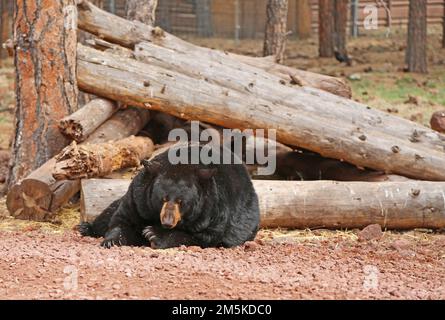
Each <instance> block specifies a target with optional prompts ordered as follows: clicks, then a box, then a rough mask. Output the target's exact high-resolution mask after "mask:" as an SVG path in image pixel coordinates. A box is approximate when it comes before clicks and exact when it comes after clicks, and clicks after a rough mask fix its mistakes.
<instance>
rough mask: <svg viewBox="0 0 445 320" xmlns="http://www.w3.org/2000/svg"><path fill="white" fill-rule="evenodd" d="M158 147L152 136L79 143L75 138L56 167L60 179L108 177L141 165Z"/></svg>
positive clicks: (55, 173)
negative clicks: (155, 145)
mask: <svg viewBox="0 0 445 320" xmlns="http://www.w3.org/2000/svg"><path fill="white" fill-rule="evenodd" d="M153 150H154V145H153V142H152V141H151V139H149V138H146V137H135V136H131V137H128V138H125V139H121V140H117V141H112V142H104V143H96V144H84V145H77V143H76V142H75V141H73V143H72V144H71V145H69V146H68V147H66V148H65V149H63V150H62V151H61V152H60V153H59V154H58V155H57V156H56V160H57V163H56V165H55V168H54V170H53V177H54V179H56V180H77V179H86V178H97V177H104V176H106V175H108V174H110V173H112V172H114V171H117V170H121V169H125V168H131V167H138V166H139V164H140V162H141V160H143V159H146V158H148V157H149V156H150V155H151V154H152V153H153Z"/></svg>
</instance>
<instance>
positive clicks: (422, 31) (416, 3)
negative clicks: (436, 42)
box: [406, 0, 428, 73]
mask: <svg viewBox="0 0 445 320" xmlns="http://www.w3.org/2000/svg"><path fill="white" fill-rule="evenodd" d="M426 18H427V0H410V2H409V25H408V46H407V48H406V65H407V70H408V71H410V72H419V73H427V72H428V70H427V54H426V50H427V36H426V31H427V19H426Z"/></svg>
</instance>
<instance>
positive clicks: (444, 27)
mask: <svg viewBox="0 0 445 320" xmlns="http://www.w3.org/2000/svg"><path fill="white" fill-rule="evenodd" d="M442 48H445V0H444V2H443V19H442Z"/></svg>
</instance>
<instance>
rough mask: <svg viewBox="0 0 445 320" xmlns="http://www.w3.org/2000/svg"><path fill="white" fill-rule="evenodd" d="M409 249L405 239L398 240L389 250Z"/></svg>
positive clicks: (409, 245) (408, 243)
mask: <svg viewBox="0 0 445 320" xmlns="http://www.w3.org/2000/svg"><path fill="white" fill-rule="evenodd" d="M410 247H411V243H410V242H409V241H408V240H405V239H398V240H395V241H393V242H392V243H391V248H392V249H395V250H398V251H402V250H407V249H409V248H410Z"/></svg>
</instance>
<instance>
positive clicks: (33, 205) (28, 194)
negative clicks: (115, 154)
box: [6, 108, 150, 221]
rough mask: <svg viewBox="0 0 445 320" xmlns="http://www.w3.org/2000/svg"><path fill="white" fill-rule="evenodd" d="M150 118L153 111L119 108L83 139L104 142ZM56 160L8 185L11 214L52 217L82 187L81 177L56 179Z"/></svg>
mask: <svg viewBox="0 0 445 320" xmlns="http://www.w3.org/2000/svg"><path fill="white" fill-rule="evenodd" d="M149 119H150V112H149V111H147V110H142V109H137V108H128V109H125V110H120V111H118V112H117V113H116V114H115V115H114V116H112V117H111V118H110V119H109V120H108V121H107V122H105V123H104V124H103V125H102V126H100V127H99V128H98V129H97V130H96V131H95V132H94V133H93V134H92V135H91V136H90V137H89V138H88V139H87V140H86V141H85V142H84V143H91V144H94V143H102V142H107V141H110V140H115V139H122V138H126V137H128V136H131V135H135V134H137V133H138V132H139V131H140V130H141V129H142V128H143V127H144V126H145V125H146V124H147V122H148V120H149ZM55 164H56V158H55V157H53V158H51V159H50V160H48V161H47V162H46V163H45V164H44V165H42V166H41V167H39V168H38V169H37V170H35V171H33V172H32V173H31V174H30V175H28V176H27V177H26V178H25V179H23V180H22V181H21V182H20V184H15V185H13V186H12V188H10V189H9V192H8V196H7V199H6V206H7V208H8V211H9V212H10V213H11V215H12V216H14V217H15V218H18V219H30V220H36V221H47V220H50V219H51V218H52V217H53V216H54V215H55V213H56V211H57V210H58V209H59V208H60V207H61V206H62V205H64V204H65V203H67V202H68V200H69V199H70V198H71V197H72V196H74V195H75V194H76V193H77V192H78V191H79V189H80V181H79V180H72V181H71V180H63V181H56V180H55V179H54V178H53V176H52V172H53V170H54V166H55Z"/></svg>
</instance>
